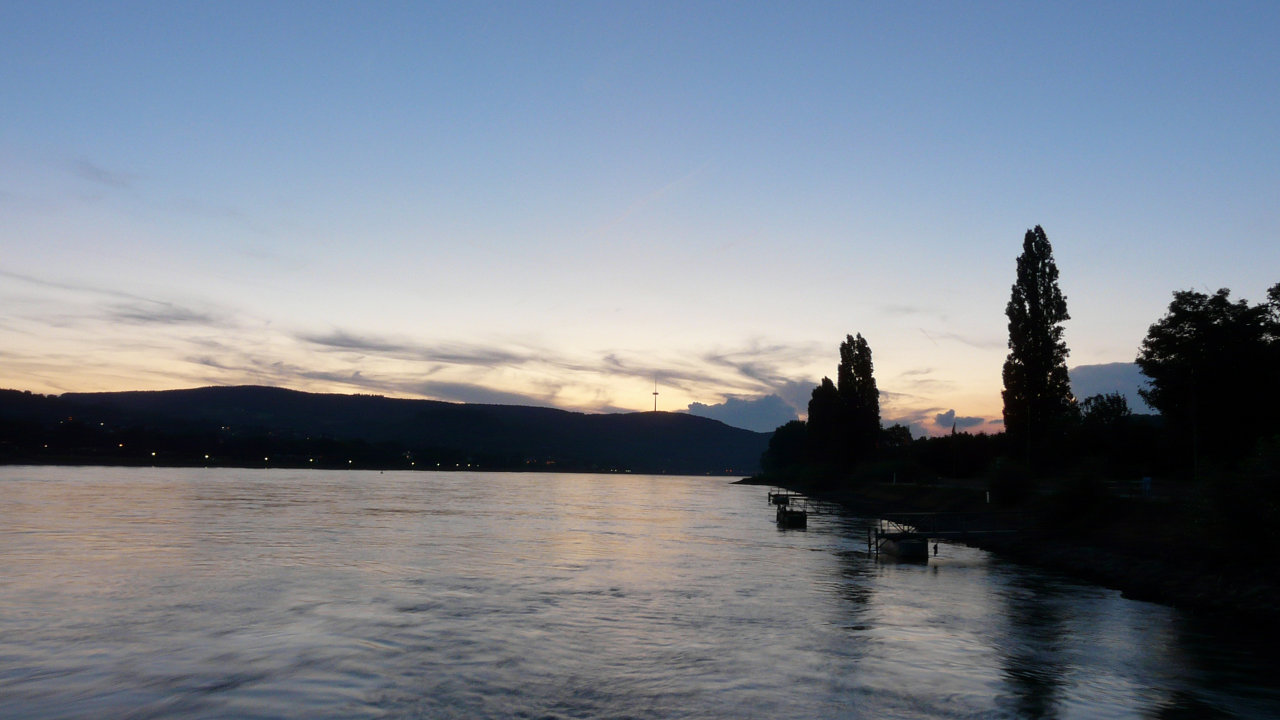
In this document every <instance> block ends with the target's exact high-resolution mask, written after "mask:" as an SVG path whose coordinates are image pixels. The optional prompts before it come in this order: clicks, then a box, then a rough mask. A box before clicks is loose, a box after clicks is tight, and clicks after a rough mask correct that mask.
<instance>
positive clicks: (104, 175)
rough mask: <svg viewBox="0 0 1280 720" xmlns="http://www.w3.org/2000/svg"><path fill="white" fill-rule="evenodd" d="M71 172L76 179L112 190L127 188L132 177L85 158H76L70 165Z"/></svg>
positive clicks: (132, 179)
mask: <svg viewBox="0 0 1280 720" xmlns="http://www.w3.org/2000/svg"><path fill="white" fill-rule="evenodd" d="M71 170H72V172H74V173H75V174H76V176H77V177H79V178H81V179H83V180H88V181H89V182H91V183H95V184H97V185H105V186H107V187H112V188H121V189H125V188H128V187H129V186H131V185H132V184H133V181H134V179H135V178H134V176H133V175H130V174H128V173H122V172H115V171H112V170H107V169H106V168H104V167H102V166H100V165H97V164H95V163H92V162H90V161H88V160H86V159H85V158H78V159H77V160H75V161H74V162H72V163H71Z"/></svg>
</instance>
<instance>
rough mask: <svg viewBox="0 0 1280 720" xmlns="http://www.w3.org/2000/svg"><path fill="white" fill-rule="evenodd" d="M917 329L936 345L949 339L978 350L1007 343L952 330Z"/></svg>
mask: <svg viewBox="0 0 1280 720" xmlns="http://www.w3.org/2000/svg"><path fill="white" fill-rule="evenodd" d="M917 329H918V330H920V332H921V334H923V335H924V336H925V337H926V338H928V339H929V341H930V342H932V343H933V344H934V345H937V344H938V341H939V340H944V341H946V340H949V341H951V342H958V343H960V344H962V345H968V346H969V347H973V348H977V349H979V350H994V349H999V348H1003V347H1006V345H1007V344H1008V343H1007V342H1006V340H1005V339H1003V338H992V337H973V336H969V335H961V334H960V333H954V332H933V333H931V332H929V331H928V330H925V329H924V328H917Z"/></svg>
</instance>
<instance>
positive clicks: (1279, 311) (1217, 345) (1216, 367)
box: [1137, 285, 1280, 463]
mask: <svg viewBox="0 0 1280 720" xmlns="http://www.w3.org/2000/svg"><path fill="white" fill-rule="evenodd" d="M1230 295H1231V291H1230V290H1227V289H1226V288H1223V289H1221V290H1218V291H1217V292H1216V293H1214V294H1213V295H1206V294H1204V293H1201V292H1196V291H1194V290H1182V291H1178V292H1175V293H1174V294H1173V301H1172V302H1171V303H1169V311H1168V313H1166V314H1165V316H1164V317H1163V318H1161V319H1160V320H1158V321H1157V322H1156V323H1154V324H1153V325H1152V326H1151V328H1150V329H1149V330H1148V331H1147V337H1146V338H1145V339H1144V340H1143V341H1142V347H1141V350H1140V352H1139V353H1138V357H1137V363H1138V366H1139V367H1140V368H1142V372H1143V374H1145V375H1146V376H1147V377H1148V378H1150V381H1151V382H1150V387H1149V388H1148V389H1145V390H1142V391H1141V393H1142V396H1143V398H1144V399H1145V400H1146V401H1147V402H1148V403H1149V404H1150V405H1151V406H1152V407H1154V408H1155V409H1157V410H1159V411H1160V414H1161V415H1163V416H1164V417H1165V419H1166V420H1167V421H1168V423H1169V424H1170V426H1171V428H1172V429H1173V431H1174V432H1176V433H1178V434H1179V435H1180V436H1181V437H1182V438H1184V439H1186V440H1188V441H1189V442H1190V446H1191V449H1192V453H1193V463H1194V462H1198V455H1199V453H1200V452H1201V451H1203V452H1205V453H1206V454H1208V455H1212V456H1216V457H1218V458H1221V459H1227V458H1239V457H1242V456H1243V455H1244V454H1245V453H1247V452H1248V451H1249V450H1251V449H1252V447H1253V444H1254V443H1255V442H1256V441H1257V439H1258V437H1259V436H1260V435H1263V434H1266V433H1267V432H1274V431H1275V430H1276V427H1277V426H1276V422H1275V421H1274V420H1273V419H1272V414H1273V413H1274V409H1275V405H1276V403H1277V402H1280V397H1277V379H1276V373H1277V368H1278V367H1280V364H1278V361H1280V357H1278V356H1277V348H1278V347H1280V342H1278V341H1277V340H1276V337H1277V335H1278V333H1277V328H1280V303H1278V302H1277V301H1280V285H1277V286H1275V287H1273V288H1272V289H1271V291H1270V292H1269V293H1268V302H1267V303H1265V304H1261V305H1250V304H1249V303H1248V302H1246V301H1244V300H1236V301H1232V300H1231V298H1230Z"/></svg>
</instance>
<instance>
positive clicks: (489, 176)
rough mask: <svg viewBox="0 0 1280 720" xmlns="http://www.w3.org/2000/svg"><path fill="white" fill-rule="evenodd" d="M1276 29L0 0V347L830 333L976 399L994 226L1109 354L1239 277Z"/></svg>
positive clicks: (52, 350) (1259, 256)
mask: <svg viewBox="0 0 1280 720" xmlns="http://www.w3.org/2000/svg"><path fill="white" fill-rule="evenodd" d="M1278 32H1280V5H1277V4H1275V3H1212V4H1210V3H1203V4H1189V3H1097V4H1092V3H921V4H914V5H913V4H907V3H877V4H869V3H843V2H842V3H448V4H429V3H329V2H308V3H285V2H275V3H248V2H227V3H128V2H124V3H63V2H42V3H27V2H0V48H2V49H0V97H3V98H5V102H4V103H3V109H0V219H2V221H0V247H2V248H3V252H2V253H0V386H6V387H16V388H21V389H30V390H34V391H40V392H64V391H95V390H119V389H162V388H174V387H191V386H196V385H208V384H240V383H267V384H275V385H283V386H286V387H294V388H297V389H303V390H314V391H326V392H376V393H381V394H387V395H396V396H405V397H433V398H439V399H445V400H457V401H488V402H522V403H532V404H540V405H553V406H558V407H565V408H572V409H579V410H587V411H611V410H643V409H646V408H651V407H652V400H653V398H652V395H651V394H650V393H652V391H653V390H652V388H653V382H654V379H655V378H657V380H658V382H659V387H660V391H661V392H662V395H661V396H660V398H659V406H660V407H661V408H663V409H668V410H678V409H684V408H686V407H688V406H689V405H690V404H691V403H698V404H700V405H703V406H716V405H721V404H725V403H729V404H728V405H727V406H726V408H724V409H725V410H729V411H736V410H743V411H744V412H747V411H749V410H751V409H752V408H755V409H757V410H758V409H762V408H779V407H782V408H785V407H786V406H787V405H788V404H790V406H794V407H799V408H801V409H802V408H803V402H804V400H805V399H806V398H807V394H808V391H809V389H810V388H811V387H812V386H813V384H815V383H816V382H817V381H818V380H819V379H820V378H821V377H822V376H823V375H832V374H834V371H835V364H836V361H837V347H838V345H839V343H840V341H841V340H842V339H843V338H844V336H845V334H847V333H855V332H861V333H862V334H863V335H864V336H865V337H866V338H867V339H868V341H869V342H870V344H871V347H872V351H873V354H874V358H875V362H876V377H877V380H878V382H879V385H880V388H881V389H882V391H884V399H883V400H882V403H883V408H882V415H883V416H884V417H885V419H886V420H889V421H892V420H903V421H906V422H911V423H913V424H914V425H915V427H916V429H917V430H918V431H924V430H937V429H939V428H943V426H944V425H945V430H948V431H949V430H950V423H949V422H947V418H948V417H951V418H954V417H960V418H969V419H975V418H979V419H982V420H990V419H994V418H998V417H999V416H1000V394H999V393H1000V382H1001V381H1000V366H1001V363H1002V361H1003V358H1004V355H1005V353H1006V348H1005V340H1006V327H1005V317H1004V314H1003V311H1004V305H1005V303H1006V302H1007V300H1008V295H1009V287H1010V285H1011V284H1012V282H1013V270H1014V260H1015V258H1016V256H1017V254H1018V252H1019V251H1020V244H1021V239H1022V235H1023V233H1024V232H1025V231H1026V229H1027V228H1029V227H1031V226H1033V225H1036V224H1040V225H1043V226H1044V228H1045V230H1046V232H1047V233H1048V236H1049V239H1050V241H1051V242H1052V243H1053V245H1054V250H1055V254H1056V257H1057V261H1058V266H1059V269H1060V271H1061V285H1062V287H1063V290H1064V292H1065V293H1066V294H1067V298H1068V306H1069V309H1070V312H1071V315H1072V320H1071V321H1070V322H1068V323H1067V341H1068V344H1069V346H1070V348H1071V352H1072V354H1071V358H1070V364H1071V365H1072V366H1076V365H1095V364H1104V363H1114V362H1128V361H1131V360H1132V359H1133V357H1134V355H1135V354H1136V351H1137V346H1138V343H1139V342H1140V341H1141V339H1142V337H1143V336H1144V335H1145V333H1146V329H1147V327H1148V326H1149V325H1150V324H1151V323H1152V322H1154V321H1155V320H1156V319H1158V318H1159V317H1160V316H1161V315H1162V314H1163V312H1164V310H1165V308H1166V307H1167V305H1168V302H1169V299H1170V298H1171V294H1172V292H1173V291H1174V290H1178V289H1184V288H1198V289H1202V290H1213V289H1216V288H1218V287H1229V288H1231V289H1232V290H1233V291H1234V292H1235V294H1236V295H1237V296H1243V297H1246V298H1248V299H1250V300H1254V301H1256V300H1260V299H1261V298H1262V296H1263V293H1264V292H1265V288H1266V287H1268V286H1270V285H1271V284H1274V283H1275V282H1278V281H1280V277H1277V273H1276V268H1280V242H1277V238H1278V235H1280V221H1278V220H1277V213H1276V208H1277V207H1280V204H1278V203H1277V200H1278V199H1280V143H1277V142H1276V136H1277V129H1278V128H1280V121H1278V119H1280V113H1278V112H1277V102H1278V101H1277V98H1278V97H1280V95H1278V94H1277V93H1276V91H1275V88H1277V87H1280V77H1278V76H1280V49H1277V48H1278V46H1280V44H1278V43H1276V42H1275V40H1274V39H1275V37H1276V36H1277V33H1278ZM771 396H777V397H776V398H774V397H771ZM778 399H781V400H782V401H783V403H781V404H780V403H778ZM948 413H951V415H948ZM970 426H971V427H974V428H978V429H983V428H986V429H992V428H994V427H996V426H992V425H990V424H988V423H977V422H972V420H970Z"/></svg>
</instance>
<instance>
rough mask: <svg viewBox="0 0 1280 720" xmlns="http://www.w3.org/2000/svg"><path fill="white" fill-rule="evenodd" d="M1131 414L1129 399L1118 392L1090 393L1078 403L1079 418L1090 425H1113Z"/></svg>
mask: <svg viewBox="0 0 1280 720" xmlns="http://www.w3.org/2000/svg"><path fill="white" fill-rule="evenodd" d="M1132 414H1133V412H1132V411H1130V410H1129V401H1128V400H1126V399H1125V397H1124V395H1123V394H1121V393H1118V392H1117V393H1101V394H1098V395H1090V396H1089V397H1087V398H1085V399H1084V401H1082V402H1081V403H1080V415H1081V418H1082V419H1083V420H1084V421H1085V422H1086V423H1088V424H1091V425H1115V424H1116V423H1119V422H1123V421H1124V419H1125V418H1127V417H1129V416H1130V415H1132Z"/></svg>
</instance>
